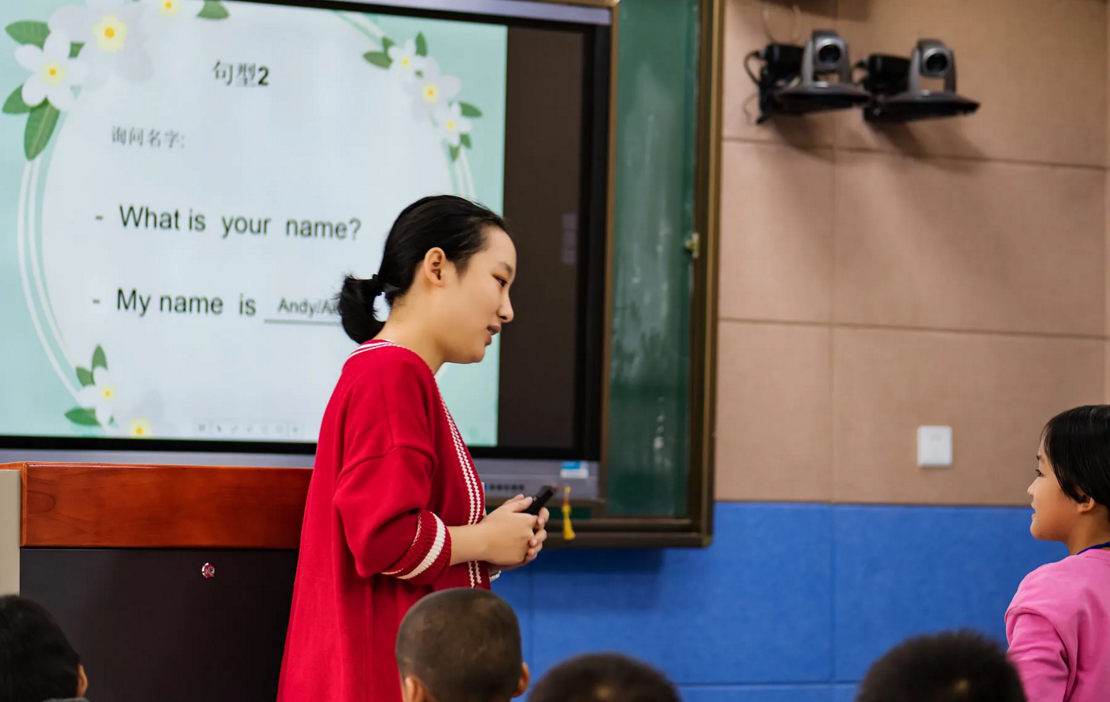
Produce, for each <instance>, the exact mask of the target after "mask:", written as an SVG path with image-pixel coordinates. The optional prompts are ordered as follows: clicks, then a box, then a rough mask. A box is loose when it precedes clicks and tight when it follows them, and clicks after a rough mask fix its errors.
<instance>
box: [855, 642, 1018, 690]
mask: <svg viewBox="0 0 1110 702" xmlns="http://www.w3.org/2000/svg"><path fill="white" fill-rule="evenodd" d="M856 702H1025V692H1024V691H1023V690H1022V686H1021V679H1020V678H1019V677H1018V674H1017V671H1015V670H1014V668H1013V666H1011V665H1010V662H1009V661H1008V660H1007V659H1006V652H1005V651H1004V650H1002V647H1001V646H999V645H998V644H997V643H995V642H994V641H992V640H990V639H988V638H986V637H985V636H983V635H982V634H978V633H976V632H973V631H954V632H944V633H941V634H932V635H926V636H918V637H915V638H912V639H909V640H907V641H904V642H902V643H901V644H899V645H897V646H895V647H894V648H892V649H891V650H889V651H887V652H886V654H884V655H883V657H882V658H880V659H879V660H877V661H875V664H874V665H872V666H871V670H869V671H867V675H866V676H865V677H864V679H863V682H862V683H861V684H860V688H859V692H858V693H857V695H856Z"/></svg>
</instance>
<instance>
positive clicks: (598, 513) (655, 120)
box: [541, 0, 724, 548]
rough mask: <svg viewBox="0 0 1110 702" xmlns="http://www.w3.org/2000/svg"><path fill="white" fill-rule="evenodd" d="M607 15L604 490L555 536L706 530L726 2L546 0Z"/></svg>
mask: <svg viewBox="0 0 1110 702" xmlns="http://www.w3.org/2000/svg"><path fill="white" fill-rule="evenodd" d="M541 1H543V2H550V3H555V4H573V5H589V6H595V7H607V8H610V9H611V10H612V12H613V25H612V56H611V66H612V75H611V77H610V93H611V102H610V130H609V132H610V141H609V184H608V185H609V187H608V195H609V197H608V222H607V225H608V226H607V261H608V262H609V268H608V271H607V275H608V277H607V285H606V298H607V299H606V310H607V314H606V348H605V355H606V364H605V365H606V367H607V368H608V373H607V374H606V377H605V379H604V388H603V407H602V424H603V426H602V462H601V464H602V465H601V476H600V479H601V495H602V499H601V500H600V501H599V502H596V503H591V504H588V505H587V504H583V505H582V507H586V508H588V510H577V509H576V510H575V513H576V515H577V514H582V515H583V517H584V518H577V516H576V517H575V520H574V529H575V532H576V538H575V539H574V540H573V541H563V539H562V538H561V531H562V530H561V526H560V524H559V522H558V521H557V519H558V516H559V512H558V510H557V509H556V510H553V512H554V514H553V517H556V520H553V522H552V524H551V527H549V532H550V534H551V537H550V538H551V541H550V542H549V543H550V544H551V545H552V546H563V547H574V548H591V547H593V548H599V547H674V546H695V547H696V546H707V545H709V543H710V542H711V540H712V534H713V462H714V454H715V452H714V420H715V417H714V408H715V401H716V398H715V384H716V347H717V345H716V328H717V324H716V321H717V248H718V238H719V237H718V211H719V207H718V198H719V171H720V119H721V118H720V115H721V108H720V99H721V41H722V24H723V2H724V0H541Z"/></svg>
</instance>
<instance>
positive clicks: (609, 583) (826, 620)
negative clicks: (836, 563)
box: [531, 504, 832, 684]
mask: <svg viewBox="0 0 1110 702" xmlns="http://www.w3.org/2000/svg"><path fill="white" fill-rule="evenodd" d="M716 531H717V534H716V538H715V540H714V545H713V546H712V547H710V548H708V549H700V550H685V549H676V550H668V551H554V552H551V553H545V554H544V557H543V558H541V559H540V561H537V563H536V564H535V565H534V566H532V568H533V570H532V573H531V575H532V578H533V585H534V587H533V598H534V599H533V603H534V604H533V606H534V614H533V627H534V628H533V637H534V649H533V651H534V655H533V656H532V661H533V666H534V667H535V668H536V669H537V672H542V671H543V670H546V669H547V668H548V667H550V666H551V665H553V664H554V663H557V662H558V661H560V660H563V659H565V658H567V657H568V656H571V655H574V654H577V653H582V652H586V651H599V650H616V651H622V652H625V653H628V654H630V655H633V656H636V657H639V658H642V659H644V660H646V661H648V662H650V663H652V664H654V665H656V666H658V667H659V668H661V669H662V670H664V671H665V672H666V673H667V674H668V675H669V676H671V678H672V679H673V680H674V681H675V682H677V683H680V684H681V683H706V684H711V683H762V682H773V683H779V682H819V681H828V680H830V678H831V675H832V655H831V650H830V646H831V641H832V630H831V617H832V593H831V589H830V583H831V582H832V570H831V566H832V564H831V554H832V544H831V542H830V537H831V533H832V520H831V508H830V507H829V506H828V505H766V504H745V505H720V506H719V507H718V509H717V522H716Z"/></svg>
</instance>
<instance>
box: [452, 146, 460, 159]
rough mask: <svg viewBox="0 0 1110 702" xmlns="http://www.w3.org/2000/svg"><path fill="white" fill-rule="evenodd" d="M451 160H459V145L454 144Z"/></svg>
mask: <svg viewBox="0 0 1110 702" xmlns="http://www.w3.org/2000/svg"><path fill="white" fill-rule="evenodd" d="M451 160H452V161H457V160H459V147H457V146H452V147H451Z"/></svg>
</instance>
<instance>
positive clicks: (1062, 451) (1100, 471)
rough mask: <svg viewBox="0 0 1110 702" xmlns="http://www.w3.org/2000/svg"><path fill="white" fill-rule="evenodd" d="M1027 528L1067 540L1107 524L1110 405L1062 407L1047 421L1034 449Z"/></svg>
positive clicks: (1044, 536) (1052, 538)
mask: <svg viewBox="0 0 1110 702" xmlns="http://www.w3.org/2000/svg"><path fill="white" fill-rule="evenodd" d="M1029 497H1031V498H1032V500H1033V523H1032V526H1031V527H1030V531H1031V532H1032V534H1033V536H1035V537H1036V538H1038V539H1045V540H1047V541H1063V542H1065V543H1069V542H1070V541H1071V540H1073V539H1074V538H1075V536H1076V535H1077V534H1083V533H1095V532H1099V531H1101V532H1102V533H1105V531H1106V530H1107V529H1108V528H1110V511H1108V510H1107V506H1108V505H1110V405H1089V406H1086V407H1076V408H1075V409H1070V410H1068V411H1066V412H1062V413H1060V414H1058V415H1056V416H1055V417H1053V418H1052V419H1051V420H1049V422H1048V424H1047V425H1046V426H1045V428H1044V431H1043V432H1042V434H1041V445H1040V449H1039V450H1038V451H1037V476H1036V477H1035V478H1034V479H1033V483H1032V485H1030V486H1029Z"/></svg>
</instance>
